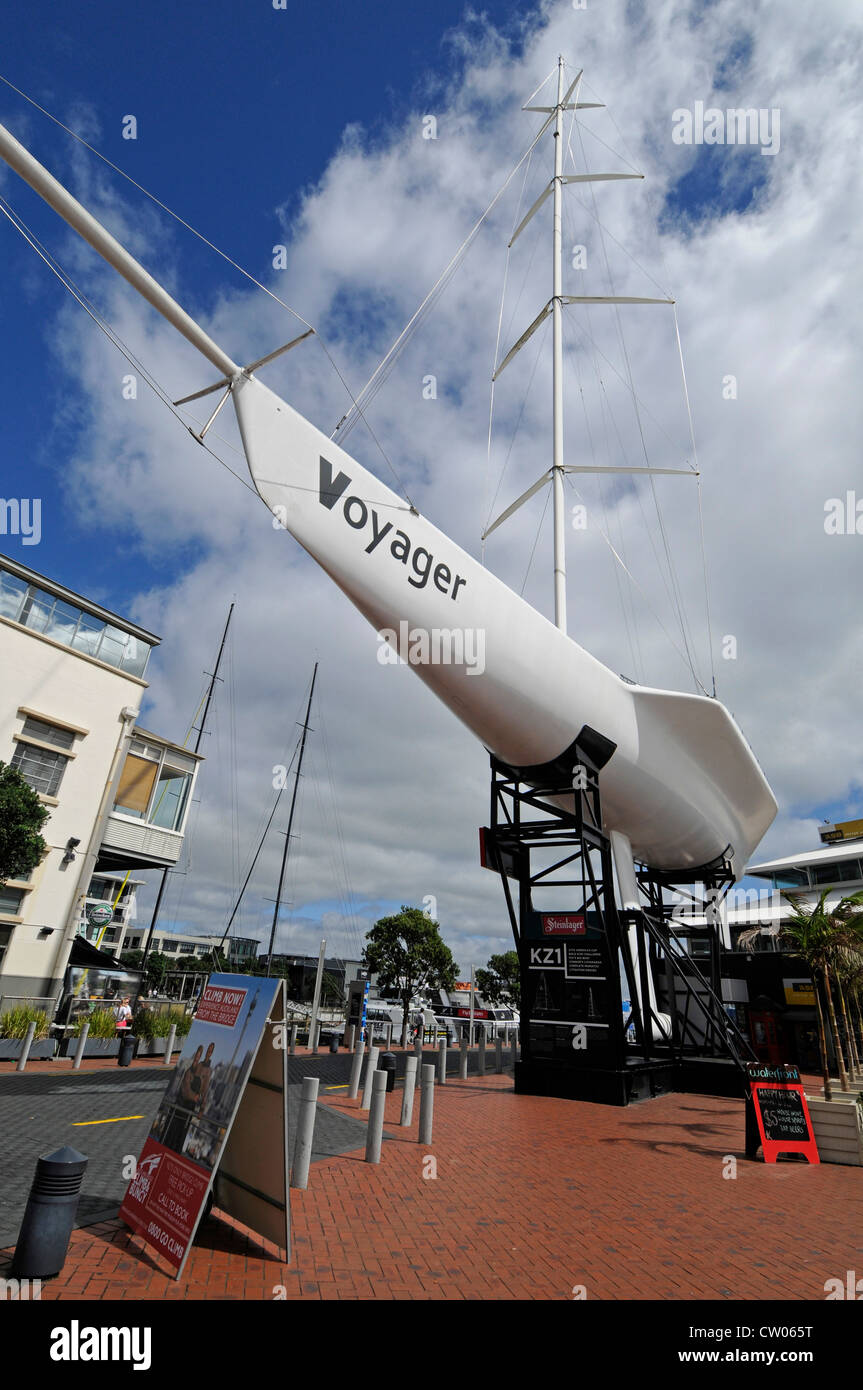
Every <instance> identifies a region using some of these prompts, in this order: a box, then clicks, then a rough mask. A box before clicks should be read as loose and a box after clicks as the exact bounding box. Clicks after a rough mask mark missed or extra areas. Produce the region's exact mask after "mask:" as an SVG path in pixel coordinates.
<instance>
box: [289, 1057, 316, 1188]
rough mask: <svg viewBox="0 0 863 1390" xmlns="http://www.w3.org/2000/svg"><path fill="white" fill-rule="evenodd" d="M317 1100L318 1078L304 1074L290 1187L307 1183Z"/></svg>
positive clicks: (306, 1185)
mask: <svg viewBox="0 0 863 1390" xmlns="http://www.w3.org/2000/svg"><path fill="white" fill-rule="evenodd" d="M317 1101H318V1078H317V1077H316V1076H304V1077H303V1091H302V1095H301V1096H300V1113H299V1117H298V1119H297V1137H296V1140H295V1141H294V1162H293V1166H292V1168H291V1187H302V1188H305V1187H308V1185H309V1164H310V1163H311V1161H312V1145H313V1142H314V1137H315V1116H316V1114H317Z"/></svg>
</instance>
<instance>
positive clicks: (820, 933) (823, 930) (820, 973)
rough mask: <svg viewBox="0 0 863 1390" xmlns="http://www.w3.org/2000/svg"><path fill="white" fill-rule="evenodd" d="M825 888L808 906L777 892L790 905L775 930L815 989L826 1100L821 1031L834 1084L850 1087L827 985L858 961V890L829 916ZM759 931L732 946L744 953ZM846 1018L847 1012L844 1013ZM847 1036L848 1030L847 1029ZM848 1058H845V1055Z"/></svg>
mask: <svg viewBox="0 0 863 1390" xmlns="http://www.w3.org/2000/svg"><path fill="white" fill-rule="evenodd" d="M829 892H830V890H829V889H826V888H825V889H824V891H823V892H822V894H821V896H820V898H819V899H818V902H817V903H814V904H813V905H811V906H807V905H806V904H804V903H802V902H801V901H800V898H799V896H798V895H797V894H796V893H783V897H785V898H787V900H788V902H789V904H790V906H791V915H790V917H788V918H786V920H785V921H784V922H782V924H781V925H780V927H779V931H778V933H777V935H778V939H779V942H780V943H782V944H785V945H786V946H787V948H788V949H789V950H790V951H792V952H793V953H794V955H796V956H800V958H801V960H803V961H805V963H806V965H807V966H808V968H809V973H810V974H811V976H812V982H813V985H814V987H815V1007H816V1011H817V1015H818V1051H819V1054H820V1057H821V1070H822V1074H823V1078H824V1098H825V1100H832V1099H833V1093H832V1090H831V1087H830V1065H829V1062H828V1051H827V1028H829V1030H830V1034H831V1037H832V1041H833V1050H834V1052H835V1054H836V1063H837V1067H838V1070H839V1084H840V1086H841V1088H842V1090H843V1091H849V1090H850V1089H851V1087H850V1085H849V1081H848V1072H847V1070H846V1067H845V1058H844V1055H843V1052H842V1041H841V1037H840V1033H839V1024H838V1022H837V1018H836V1008H835V1005H834V1002H833V991H832V987H831V983H832V980H833V979H836V980H837V982H838V971H839V970H840V969H843V966H844V965H850V964H853V963H856V962H857V960H858V958H859V959H860V960H861V961H863V912H861V911H860V908H861V907H863V892H860V893H854V894H852V895H851V896H850V897H847V898H842V900H841V901H840V902H838V903H837V904H836V906H835V907H834V909H833V910H832V912H828V910H827V906H826V904H827V897H828V894H829ZM759 932H760V928H758V927H754V928H751V929H750V930H749V931H745V932H741V934H740V937H739V939H738V945H739V946H741V947H743V949H744V950H746V949H747V948H748V947H749V946H751V945H752V944H753V942H754V941H755V938H756V937H757V936H758V935H759ZM822 994H823V998H824V999H825V1000H826V1003H827V1014H828V1022H827V1028H826V1027H825V1019H824V1008H823V1005H822ZM846 1016H847V1014H846ZM849 1035H850V1030H849ZM849 1055H850V1054H849Z"/></svg>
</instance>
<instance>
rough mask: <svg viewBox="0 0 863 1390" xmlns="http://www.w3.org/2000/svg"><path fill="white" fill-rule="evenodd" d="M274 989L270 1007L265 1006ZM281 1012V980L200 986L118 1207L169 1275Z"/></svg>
mask: <svg viewBox="0 0 863 1390" xmlns="http://www.w3.org/2000/svg"><path fill="white" fill-rule="evenodd" d="M277 998H278V1002H279V1004H280V1005H281V1007H280V1008H279V1009H275V1008H274V1006H275V1005H276V1002H277ZM274 1014H278V1019H276V1018H275V1017H274ZM283 1019H284V990H283V982H282V981H281V980H270V979H265V978H262V977H256V976H251V975H211V976H210V978H209V980H208V982H207V984H206V986H205V988H204V990H203V992H202V994H201V998H200V1001H199V1003H198V1008H197V1011H196V1014H195V1019H194V1022H193V1023H192V1027H191V1029H190V1030H189V1034H188V1036H187V1038H186V1041H185V1043H184V1045H183V1050H182V1052H181V1054H180V1057H179V1060H178V1062H177V1066H176V1069H175V1071H174V1073H173V1075H172V1077H171V1079H170V1081H169V1083H168V1086H167V1089H166V1091H165V1094H164V1096H163V1097H162V1102H161V1104H160V1106H159V1111H158V1114H157V1115H156V1118H155V1120H154V1121H153V1125H152V1127H151V1129H150V1133H149V1135H148V1136H147V1139H146V1141H145V1143H144V1147H143V1149H142V1150H141V1156H140V1158H139V1160H138V1163H137V1166H136V1172H135V1176H134V1178H133V1179H132V1181H131V1182H130V1184H129V1187H128V1190H127V1192H126V1196H125V1197H124V1199H123V1203H122V1206H121V1207H120V1213H119V1214H120V1217H121V1219H122V1220H123V1221H125V1222H126V1224H127V1225H128V1226H130V1227H131V1228H132V1230H133V1231H135V1232H136V1233H137V1234H138V1235H140V1236H143V1238H144V1239H145V1240H146V1241H147V1243H148V1244H149V1245H152V1246H153V1248H154V1249H155V1250H157V1251H158V1252H159V1253H160V1254H161V1255H164V1257H165V1259H166V1260H168V1261H169V1263H170V1264H172V1265H173V1266H174V1267H175V1269H176V1271H177V1273H178V1274H179V1273H180V1271H181V1270H182V1267H183V1265H184V1263H185V1260H186V1257H187V1255H188V1251H189V1247H190V1246H191V1244H192V1241H193V1239H194V1235H195V1231H196V1229H197V1226H198V1222H199V1221H200V1219H201V1215H202V1213H203V1210H204V1206H205V1203H206V1199H207V1196H208V1193H209V1192H210V1189H211V1187H212V1185H213V1181H214V1178H215V1175H216V1170H217V1168H218V1166H219V1163H220V1161H221V1158H222V1156H223V1154H224V1151H225V1148H226V1145H227V1143H228V1139H229V1136H230V1134H231V1129H232V1126H233V1125H234V1121H235V1119H236V1117H237V1114H238V1111H239V1110H240V1108H241V1102H242V1100H243V1096H244V1093H245V1090H246V1086H247V1083H248V1081H249V1078H250V1076H251V1074H252V1070H253V1067H254V1064H255V1061H256V1058H257V1057H258V1052H259V1049H260V1047H261V1040H262V1038H263V1037H264V1031H265V1028H266V1025H267V1022H268V1021H269V1022H270V1023H272V1024H274V1029H275V1027H276V1026H278V1025H279V1023H281V1035H283V1034H284V1025H283ZM281 1035H278V1034H276V1033H275V1032H274V1038H273V1051H274V1057H273V1059H272V1061H270V1059H269V1058H268V1059H267V1060H268V1061H269V1062H270V1069H272V1065H273V1063H274V1062H276V1060H277V1059H276V1055H275V1054H276V1052H278V1053H279V1054H280V1063H279V1066H280V1075H281V1080H282V1085H280V1086H277V1087H276V1088H275V1089H276V1090H279V1091H281V1092H282V1104H281V1114H280V1124H279V1123H277V1124H276V1126H275V1129H276V1133H275V1136H274V1137H275V1139H276V1140H277V1141H278V1142H277V1144H276V1148H277V1150H278V1151H279V1153H281V1151H282V1149H283V1148H284V1149H285V1154H284V1158H285V1164H286V1161H287V1154H286V1146H287V1118H286V1113H287V1112H286V1107H287V1095H286V1094H285V1083H286V1079H287V1078H286V1075H285V1070H286V1050H285V1048H284V1038H283V1036H281ZM280 1125H281V1131H280ZM277 1185H279V1186H280V1185H281V1184H280V1183H279V1184H277ZM274 1200H275V1201H276V1202H278V1204H279V1205H283V1206H284V1211H285V1214H287V1193H286V1192H285V1193H284V1194H281V1193H277V1195H276V1197H275V1199H274ZM267 1234H269V1232H268V1233H267ZM285 1248H287V1240H286V1241H285Z"/></svg>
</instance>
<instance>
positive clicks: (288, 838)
mask: <svg viewBox="0 0 863 1390" xmlns="http://www.w3.org/2000/svg"><path fill="white" fill-rule="evenodd" d="M317 678H318V663H317V662H315V669H314V671H313V672H312V685H311V689H310V690H309V702H308V704H307V705H306V717H305V720H304V721H303V732H302V736H301V738H300V753H299V757H298V758H297V770H296V773H295V774H294V790H293V794H292V796H291V809H290V813H289V815H288V828H287V831H286V832H285V847H284V849H283V850H282V867H281V869H280V870H279V886H278V889H277V890H276V906H275V908H274V909H273V925H272V927H271V929H270V944H269V947H268V948H267V975H268V976H269V974H270V971H271V970H272V968H273V946H274V945H275V941H276V927H277V925H278V921H279V908H280V907H281V905H282V889H283V888H284V886H285V867H286V865H287V862H288V847H289V845H290V843H291V829H292V827H293V824H294V807H295V806H296V804H297V791H298V789H299V785H300V773H301V772H302V770H303V754H304V753H305V751H306V734H307V733H308V732H309V715H310V714H311V712H312V696H313V695H314V693H315V681H316V680H317Z"/></svg>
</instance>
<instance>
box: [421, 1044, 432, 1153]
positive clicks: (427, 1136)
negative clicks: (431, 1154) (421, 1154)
mask: <svg viewBox="0 0 863 1390" xmlns="http://www.w3.org/2000/svg"><path fill="white" fill-rule="evenodd" d="M433 1121H434V1067H433V1066H431V1064H430V1063H429V1064H424V1065H423V1079H422V1090H421V1091H420V1132H419V1136H418V1139H419V1142H420V1144H430V1143H431V1141H432V1124H433Z"/></svg>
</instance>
